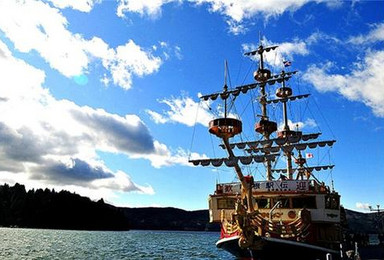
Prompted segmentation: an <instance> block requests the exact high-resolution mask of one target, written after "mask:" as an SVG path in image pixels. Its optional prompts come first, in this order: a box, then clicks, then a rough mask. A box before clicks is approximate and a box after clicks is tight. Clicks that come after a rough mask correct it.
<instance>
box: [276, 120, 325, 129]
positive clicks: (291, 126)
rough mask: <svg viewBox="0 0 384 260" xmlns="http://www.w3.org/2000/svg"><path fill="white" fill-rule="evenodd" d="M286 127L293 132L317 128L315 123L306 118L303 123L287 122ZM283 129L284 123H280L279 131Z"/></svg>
mask: <svg viewBox="0 0 384 260" xmlns="http://www.w3.org/2000/svg"><path fill="white" fill-rule="evenodd" d="M288 126H289V129H291V130H293V131H296V130H298V131H302V130H303V129H305V128H314V127H317V123H316V121H315V120H314V119H312V118H307V119H306V120H305V121H304V122H301V121H299V122H293V121H291V120H288ZM283 128H284V123H281V124H279V127H278V129H279V131H282V130H283Z"/></svg>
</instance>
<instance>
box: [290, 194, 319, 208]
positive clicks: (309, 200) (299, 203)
mask: <svg viewBox="0 0 384 260" xmlns="http://www.w3.org/2000/svg"><path fill="white" fill-rule="evenodd" d="M292 206H293V208H294V209H302V208H307V209H315V208H316V198H315V197H314V196H309V197H297V198H292Z"/></svg>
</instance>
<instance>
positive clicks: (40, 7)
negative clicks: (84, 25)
mask: <svg viewBox="0 0 384 260" xmlns="http://www.w3.org/2000/svg"><path fill="white" fill-rule="evenodd" d="M55 3H56V1H55ZM57 3H58V4H59V3H60V5H62V6H67V5H68V6H69V5H71V4H73V3H75V2H67V1H65V2H57ZM76 3H78V5H79V6H80V5H87V6H91V5H92V4H93V3H94V1H79V2H76ZM79 8H80V7H79ZM67 27H68V21H67V20H66V18H65V17H64V16H63V15H62V13H60V11H59V9H56V8H53V7H51V6H50V5H49V4H47V3H44V2H41V1H35V0H30V1H14V0H4V1H1V2H0V30H2V31H3V32H4V33H5V36H6V37H7V38H9V39H10V40H11V41H12V42H13V43H14V46H15V49H17V50H18V51H20V52H24V53H28V52H31V51H36V52H37V53H39V55H40V56H41V57H42V58H43V59H45V60H46V62H47V63H48V64H49V65H50V66H51V67H52V68H53V69H55V70H57V71H59V72H60V73H61V74H63V75H64V76H66V77H69V78H71V77H76V76H79V75H83V74H87V71H88V66H89V64H90V63H91V62H92V61H93V60H95V59H100V60H101V61H102V64H103V66H104V68H105V69H106V70H108V71H109V73H110V75H111V77H112V81H113V82H114V83H115V84H117V85H119V86H121V87H122V88H124V89H129V88H130V87H131V85H132V77H133V76H134V75H136V76H139V77H142V76H145V75H148V74H151V73H154V72H156V71H157V70H158V69H159V67H160V65H161V63H162V61H161V59H160V58H159V57H155V56H153V55H152V54H151V52H150V51H145V50H143V48H141V47H140V46H138V45H137V44H135V43H134V42H133V41H132V40H129V41H128V42H127V43H126V44H124V45H121V46H117V47H116V49H113V48H110V47H109V46H108V44H107V43H105V42H104V41H103V40H102V39H100V38H97V37H94V38H92V39H91V40H86V39H84V38H83V37H82V36H81V35H80V34H73V33H71V32H70V31H68V29H67ZM103 81H104V82H107V78H106V77H103Z"/></svg>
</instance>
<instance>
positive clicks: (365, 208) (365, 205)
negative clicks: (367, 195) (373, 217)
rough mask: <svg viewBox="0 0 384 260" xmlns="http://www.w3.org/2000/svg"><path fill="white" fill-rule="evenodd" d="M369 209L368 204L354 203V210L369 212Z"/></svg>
mask: <svg viewBox="0 0 384 260" xmlns="http://www.w3.org/2000/svg"><path fill="white" fill-rule="evenodd" d="M369 207H370V205H369V203H362V202H356V208H358V209H364V210H369Z"/></svg>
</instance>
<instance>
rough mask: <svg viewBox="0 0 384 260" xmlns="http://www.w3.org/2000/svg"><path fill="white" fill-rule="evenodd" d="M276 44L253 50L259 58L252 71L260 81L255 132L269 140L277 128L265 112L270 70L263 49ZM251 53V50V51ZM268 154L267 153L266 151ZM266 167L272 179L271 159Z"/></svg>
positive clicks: (268, 175) (266, 49)
mask: <svg viewBox="0 0 384 260" xmlns="http://www.w3.org/2000/svg"><path fill="white" fill-rule="evenodd" d="M275 48H277V46H273V47H267V48H264V47H263V45H261V44H260V46H259V48H258V49H257V51H256V52H255V54H256V53H257V54H258V55H259V56H260V60H259V68H258V70H257V71H255V72H254V79H255V80H256V81H258V82H259V83H260V99H259V102H260V105H261V119H260V121H259V122H258V123H257V124H256V126H255V130H256V132H258V133H260V134H262V135H263V137H264V140H269V137H270V135H271V134H272V133H273V132H274V131H276V130H277V124H276V122H272V121H269V118H268V114H267V94H266V92H265V86H266V82H267V81H268V80H269V79H270V78H271V71H270V70H268V69H265V68H264V57H263V53H264V51H270V50H271V49H275ZM251 54H253V52H251ZM266 154H268V153H266ZM265 163H266V168H267V172H266V173H267V176H266V178H267V180H268V181H270V180H272V163H271V160H269V159H267V160H266V162H265Z"/></svg>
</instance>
